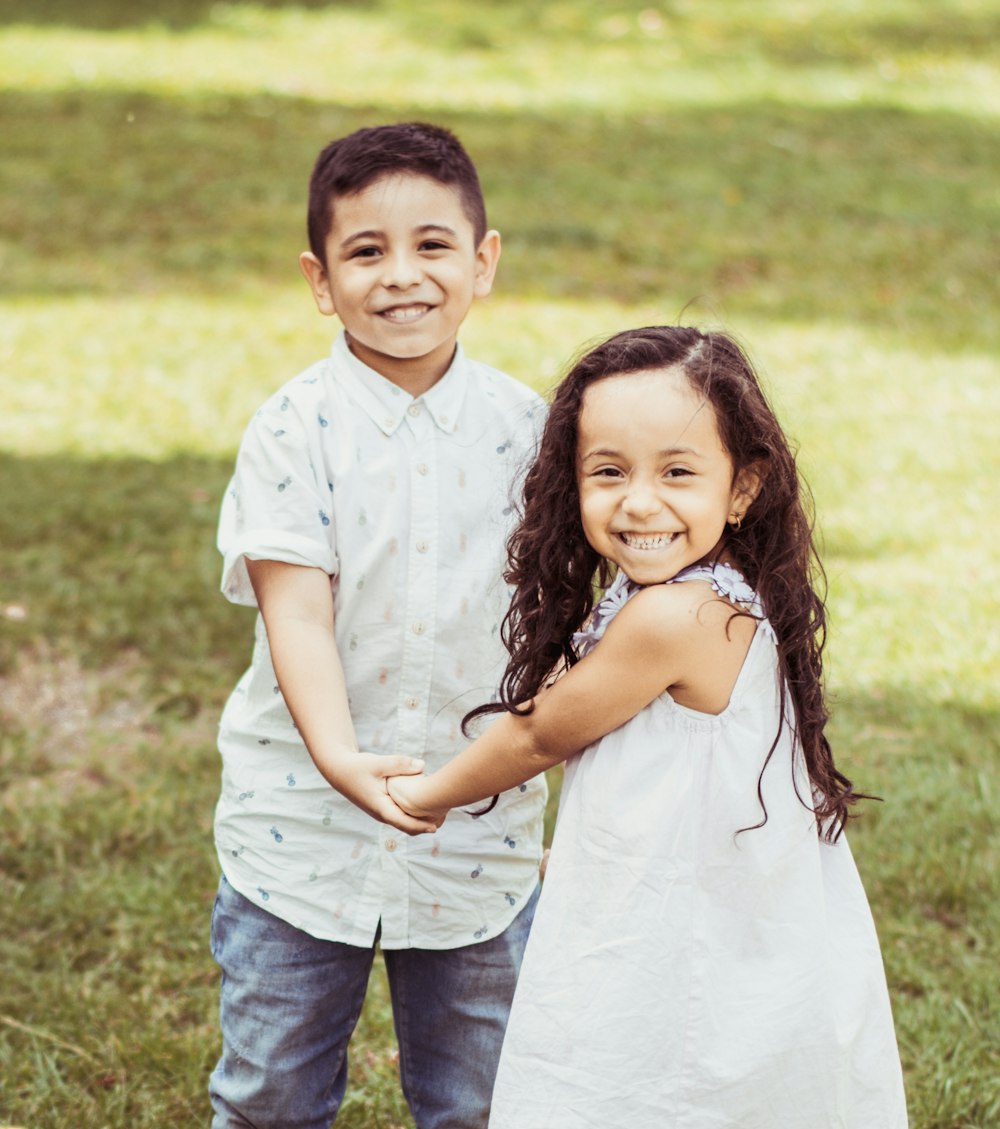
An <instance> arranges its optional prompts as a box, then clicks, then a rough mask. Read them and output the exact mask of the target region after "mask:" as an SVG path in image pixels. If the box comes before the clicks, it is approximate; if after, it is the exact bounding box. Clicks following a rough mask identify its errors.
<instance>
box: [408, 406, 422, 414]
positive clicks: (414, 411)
mask: <svg viewBox="0 0 1000 1129" xmlns="http://www.w3.org/2000/svg"><path fill="white" fill-rule="evenodd" d="M406 411H407V414H408V415H411V416H418V415H420V405H419V404H411V405H410V406H409V407H408V408H407V409H406Z"/></svg>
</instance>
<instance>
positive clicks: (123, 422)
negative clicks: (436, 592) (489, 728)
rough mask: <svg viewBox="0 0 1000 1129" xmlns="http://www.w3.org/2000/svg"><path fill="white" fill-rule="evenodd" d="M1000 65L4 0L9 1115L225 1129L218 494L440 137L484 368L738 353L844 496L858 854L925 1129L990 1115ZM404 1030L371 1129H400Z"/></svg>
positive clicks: (940, 27)
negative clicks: (493, 241)
mask: <svg viewBox="0 0 1000 1129" xmlns="http://www.w3.org/2000/svg"><path fill="white" fill-rule="evenodd" d="M998 43H1000V8H998V6H997V4H996V2H995V0H937V2H936V3H934V4H927V3H926V2H925V0H866V2H865V3H860V2H854V0H850V2H845V0H837V2H834V0H817V2H814V3H809V4H807V3H804V2H801V0H759V2H755V3H749V2H748V0H697V2H696V0H669V2H667V0H664V2H662V3H659V4H656V3H655V0H644V2H642V3H636V2H634V0H620V2H619V3H617V4H616V5H613V6H611V7H609V6H608V5H606V4H598V3H596V2H591V0H576V2H570V0H556V2H553V3H548V4H541V5H540V4H529V3H527V2H525V0H505V2H503V3H501V2H499V0H493V2H488V3H482V4H476V5H471V4H462V3H459V2H458V0H426V2H425V3H423V4H421V5H413V4H409V3H405V2H404V0H381V2H380V0H371V2H368V3H358V2H354V3H347V2H345V3H326V2H320V0H301V2H300V3H298V4H283V3H279V2H277V0H270V2H265V0H258V2H257V3H252V4H251V3H241V2H236V0H234V2H228V3H217V2H209V0H156V2H154V0H131V2H130V3H125V2H122V0H91V2H90V3H88V4H86V5H82V4H79V3H76V2H74V0H30V2H29V0H0V135H2V137H3V155H2V160H0V296H2V306H0V404H2V411H0V500H2V505H0V814H2V820H0V962H2V967H3V969H4V971H5V975H4V976H3V978H2V983H0V1126H18V1127H23V1129H80V1127H86V1129H163V1127H164V1126H170V1127H172V1129H173V1127H176V1129H188V1127H190V1129H194V1127H196V1126H202V1125H205V1124H207V1120H208V1117H207V1101H206V1098H205V1086H206V1081H207V1075H208V1072H209V1070H210V1069H211V1065H212V1063H213V1062H214V1059H215V1056H216V1054H217V1048H218V1043H217V1029H216V1019H215V1008H216V970H215V967H214V965H213V964H212V961H211V958H210V956H209V953H208V947H207V926H208V914H209V910H210V906H211V902H212V898H213V893H214V887H215V883H216V875H217V869H216V863H215V860H214V851H213V847H212V843H211V819H212V809H213V805H214V801H215V796H216V791H217V786H218V771H219V767H218V757H217V753H216V751H215V748H214V729H215V724H216V719H217V717H218V713H219V710H220V708H221V705H222V703H223V701H224V700H225V697H226V695H227V693H228V691H229V689H230V688H231V686H232V684H233V682H234V680H235V679H236V677H237V676H238V674H239V672H240V671H241V669H242V668H243V666H244V665H245V664H246V663H247V661H248V659H249V651H250V640H251V626H252V617H250V616H249V615H248V613H247V611H246V609H236V608H233V607H231V606H229V605H228V604H226V602H225V601H224V600H223V599H222V597H221V596H220V595H219V594H218V592H217V580H218V571H219V562H218V560H217V557H216V554H215V550H214V525H215V520H216V514H217V511H218V503H219V499H220V495H221V492H222V490H223V487H224V485H225V482H226V479H227V477H228V474H229V471H230V467H231V464H232V459H233V455H234V453H235V448H236V444H237V442H238V440H239V437H240V434H241V431H242V428H243V426H244V424H245V422H246V420H247V419H248V417H249V416H250V415H251V414H252V412H253V411H254V409H255V408H256V407H257V406H258V404H259V402H260V401H261V399H262V398H263V397H264V396H265V395H267V394H268V393H269V392H270V391H271V390H272V389H273V388H275V387H276V386H277V385H278V384H279V383H281V382H283V381H284V380H285V379H287V378H288V377H289V376H291V375H293V374H294V373H295V372H296V371H298V370H299V369H300V368H302V367H304V366H305V365H306V364H307V363H309V362H310V361H312V360H314V359H316V358H317V357H318V356H320V355H322V354H323V353H325V352H326V350H327V349H328V347H329V341H330V337H331V334H332V332H333V330H334V328H335V327H334V326H333V325H332V324H331V323H327V322H325V321H324V320H323V319H321V318H319V317H318V315H316V313H315V310H314V308H313V306H312V303H311V299H310V298H309V295H308V293H307V290H306V287H305V284H304V283H303V282H302V281H301V280H300V278H299V276H298V273H297V267H296V264H295V258H296V255H297V253H298V251H299V250H301V249H302V247H303V246H304V197H305V186H306V181H307V179H308V175H309V171H310V168H311V164H312V161H313V159H314V157H315V154H316V152H317V151H318V149H319V148H320V147H321V146H322V145H323V144H325V142H326V141H327V140H329V139H330V138H331V137H333V136H336V135H338V134H340V133H344V132H347V131H349V130H351V129H353V128H356V127H358V126H361V125H366V124H372V123H375V122H380V121H394V120H404V119H409V118H414V117H422V118H430V119H433V120H436V121H440V122H442V123H443V124H446V125H449V126H451V127H452V128H454V129H456V130H457V131H458V133H459V134H460V136H461V137H462V138H463V140H464V141H465V142H466V144H467V146H468V148H469V149H470V151H471V152H472V154H473V156H474V157H475V159H476V160H477V163H478V164H479V166H480V171H481V175H482V179H483V183H484V187H485V189H486V194H487V203H488V204H489V205H490V219H491V222H492V223H493V224H495V225H496V226H497V227H498V228H499V229H500V230H501V232H502V233H503V236H504V255H503V259H502V263H501V268H500V274H499V278H498V282H497V287H496V290H495V293H494V295H493V296H492V297H491V298H490V299H489V301H488V303H485V304H483V305H482V306H481V307H480V308H478V309H476V310H475V311H474V313H473V316H472V317H471V318H470V320H469V322H468V324H467V331H466V332H464V333H463V339H464V341H465V345H466V348H467V350H468V351H469V352H470V353H471V354H472V355H474V356H477V357H482V358H483V359H484V360H488V361H490V362H491V363H494V364H496V365H498V366H500V367H503V368H506V369H507V370H508V371H510V372H512V373H514V374H515V375H517V376H519V377H521V378H522V379H524V380H526V381H528V382H529V383H532V384H533V385H535V386H536V387H538V388H539V389H541V390H545V389H547V388H549V387H550V386H551V385H552V383H553V382H554V381H555V379H556V378H557V376H558V374H559V372H560V371H561V370H562V369H563V368H564V367H565V365H566V363H567V361H568V360H569V359H570V358H571V357H572V356H573V355H574V354H575V353H576V351H577V350H578V349H579V347H580V346H581V345H583V344H584V343H585V342H587V341H590V340H592V339H593V338H596V337H599V336H601V335H603V334H605V333H608V332H611V331H613V330H616V329H619V328H622V327H624V326H626V325H634V324H640V323H645V322H650V321H674V320H677V319H678V318H680V319H682V320H685V321H688V322H694V323H698V324H710V325H722V326H725V327H726V328H728V329H729V330H731V331H732V332H734V333H736V334H737V335H738V336H739V337H740V338H741V339H742V340H744V341H745V342H746V343H747V344H748V347H749V349H750V351H751V353H752V355H753V356H754V357H755V359H756V360H757V362H758V363H759V366H760V368H761V369H762V371H763V372H764V374H765V376H766V380H767V383H768V385H769V387H770V389H771V392H772V394H773V399H774V401H775V403H776V405H777V407H778V409H779V414H780V415H781V417H782V419H783V420H784V422H785V423H786V425H787V428H788V430H789V432H790V433H791V434H792V435H793V436H794V437H795V438H796V440H797V441H798V443H799V444H800V445H801V462H802V465H803V467H804V469H805V473H806V475H807V477H808V478H809V480H810V482H811V484H812V487H813V490H814V493H815V496H816V501H817V509H818V513H819V518H820V527H821V533H822V540H823V545H824V549H825V552H824V560H825V563H826V566H827V571H828V574H829V581H830V599H829V603H830V614H831V618H832V623H833V628H832V632H831V638H830V644H829V649H828V666H829V684H830V691H831V699H832V704H833V709H834V721H833V730H832V736H833V741H834V747H835V750H836V752H837V755H838V759H839V760H840V761H841V762H842V763H843V765H844V767H845V770H846V771H847V772H848V774H849V775H850V776H852V777H853V778H854V779H855V781H856V782H857V783H858V784H859V785H860V786H861V787H862V788H864V789H866V790H870V791H874V792H877V793H878V794H880V795H881V796H883V797H884V803H882V804H880V805H871V806H869V808H868V809H867V811H866V814H865V816H864V818H863V819H862V820H860V821H859V822H858V823H857V824H856V825H855V826H854V828H853V830H852V833H851V839H852V846H853V848H854V851H855V855H856V857H857V859H858V864H859V867H860V869H861V871H862V875H863V878H864V880H865V883H866V887H867V889H868V893H869V897H870V900H871V902H872V907H873V910H874V913H875V917H876V921H877V924H878V927H879V932H880V936H881V939H882V945H883V952H884V957H885V962H886V968H887V973H888V977H889V982H890V989H891V991H892V995H893V1002H894V1008H895V1014H896V1021H897V1031H898V1035H899V1040H900V1047H901V1051H902V1055H903V1063H904V1069H905V1073H906V1081H907V1089H908V1098H909V1104H910V1114H911V1124H912V1126H913V1127H914V1129H987V1127H990V1126H994V1125H996V1124H997V1123H998V1120H1000V1089H998V1084H997V1078H998V1077H1000V1061H998V1054H997V1028H996V1019H995V1010H996V1008H995V996H996V952H997V946H998V944H1000V910H998V899H997V896H996V895H997V857H996V856H997V816H996V811H997V803H998V796H997V792H998V788H1000V785H998V776H997V766H998V743H1000V741H998V734H1000V724H998V723H1000V644H998V641H997V639H998V632H997V628H996V625H997V622H998V619H1000V595H998V593H1000V552H998V550H1000V536H998V534H997V532H996V528H995V527H996V523H995V522H994V521H992V520H990V517H991V515H992V513H993V511H994V510H995V508H996V506H995V499H994V496H995V492H996V491H995V482H996V479H997V474H998V471H1000V461H998V457H997V443H996V422H995V421H996V420H997V418H1000V359H998V344H1000V324H998V323H1000V313H998V304H997V301H996V276H997V266H998V261H1000V260H998V255H997V250H998V246H997V239H996V232H997V230H998V218H1000V217H998V211H1000V208H998V197H997V188H996V179H997V178H996V172H997V161H996V155H995V154H996V152H997V151H998V145H997V143H998V132H1000V131H998V128H997V126H998V120H997V107H1000V67H998V54H1000V48H998V46H997V44H998ZM386 999H387V994H386V992H385V989H384V985H383V984H382V982H381V980H379V981H377V982H376V985H375V989H374V990H373V992H372V994H371V996H370V999H369V1002H368V1005H367V1006H366V1010H365V1013H364V1016H363V1019H362V1024H361V1028H360V1030H359V1033H358V1036H357V1038H356V1040H355V1044H354V1049H353V1057H352V1076H351V1077H352V1082H351V1088H350V1091H349V1098H348V1105H347V1106H346V1107H345V1110H344V1113H343V1115H342V1118H341V1121H340V1122H339V1124H343V1125H346V1126H347V1127H348V1129H374V1127H380V1129H390V1127H394V1126H395V1127H400V1126H405V1127H409V1126H411V1125H412V1122H411V1121H410V1119H409V1115H408V1114H407V1112H406V1109H405V1105H404V1103H403V1102H402V1099H401V1097H400V1096H399V1093H398V1081H397V1068H396V1062H395V1050H394V1038H393V1034H392V1026H391V1018H390V1016H389V1013H388V1007H387V1002H386ZM991 1001H993V1002H992V1003H991ZM607 1129H622V1127H620V1126H614V1125H609V1126H608V1127H607ZM865 1129H869V1127H865ZM871 1129H877V1127H871Z"/></svg>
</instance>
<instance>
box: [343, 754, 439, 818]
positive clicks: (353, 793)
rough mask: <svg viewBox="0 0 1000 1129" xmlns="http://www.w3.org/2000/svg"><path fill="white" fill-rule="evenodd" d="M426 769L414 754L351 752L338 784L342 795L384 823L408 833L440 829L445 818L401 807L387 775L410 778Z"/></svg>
mask: <svg viewBox="0 0 1000 1129" xmlns="http://www.w3.org/2000/svg"><path fill="white" fill-rule="evenodd" d="M423 771H424V762H423V761H421V760H417V759H415V758H414V757H399V756H393V757H383V756H378V755H376V754H375V753H350V754H349V755H347V756H345V757H343V758H342V759H340V760H339V761H338V763H337V769H336V784H335V785H334V786H335V787H336V789H337V791H338V792H340V794H341V795H342V796H346V798H347V799H349V800H350V801H351V803H352V804H355V805H356V806H357V807H359V808H361V810H362V811H363V812H367V813H368V815H370V816H371V817H372V818H373V819H377V820H378V821H379V822H380V823H388V824H389V826H390V827H395V828H396V829H397V830H399V831H405V832H406V834H407V835H422V834H424V833H426V832H429V831H437V829H438V828H439V827H440V826H441V824H442V822H443V820H444V817H443V816H442V817H441V818H440V819H434V818H433V817H429V818H428V817H420V816H413V815H410V814H409V813H407V812H405V811H403V810H402V809H401V808H399V807H398V806H397V805H396V804H395V803H394V801H393V800H392V799H391V797H390V796H389V792H388V788H387V787H386V785H387V778H388V777H390V776H394V777H397V778H402V779H404V780H405V779H407V777H408V776H409V775H410V774H419V773H422V772H423Z"/></svg>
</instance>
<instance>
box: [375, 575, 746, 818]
mask: <svg viewBox="0 0 1000 1129" xmlns="http://www.w3.org/2000/svg"><path fill="white" fill-rule="evenodd" d="M733 611H734V609H733V607H732V606H731V605H730V604H728V603H725V602H724V601H722V600H720V599H718V597H716V596H715V595H714V594H713V593H712V592H711V591H710V590H709V589H708V587H707V585H704V584H698V583H695V582H689V583H687V584H676V585H655V586H652V587H650V588H647V589H645V590H644V591H643V592H640V593H639V594H638V595H636V596H634V597H633V598H632V599H631V600H629V602H628V603H627V604H626V605H625V607H623V608H622V610H621V611H620V612H618V614H617V615H616V616H615V618H614V620H613V621H612V623H611V624H610V625H609V626H608V629H607V632H606V633H605V635H604V638H603V639H602V640H601V641H600V643H599V644H598V645H597V646H596V647H595V648H594V649H593V650H592V651H591V652H590V654H588V655H587V656H586V658H584V659H581V661H580V662H578V663H577V664H576V665H575V666H574V667H573V668H572V669H571V670H569V671H568V672H567V673H566V674H565V675H563V677H561V678H560V679H559V680H558V681H556V682H555V683H554V684H553V685H552V686H550V687H549V688H548V689H546V690H543V691H542V692H541V693H539V694H538V695H537V697H536V698H535V699H534V707H535V708H534V709H533V711H532V712H531V713H530V714H527V715H524V716H519V715H517V714H510V713H505V714H502V715H501V716H500V717H499V718H498V720H497V721H496V722H494V724H492V725H491V726H490V728H489V729H487V731H486V732H485V733H484V734H483V735H482V736H481V737H479V738H478V739H477V740H476V741H474V742H473V743H472V744H471V745H470V746H469V747H468V748H467V749H465V750H464V751H463V752H461V753H460V754H459V755H458V756H457V757H455V758H454V759H453V760H452V761H450V762H449V763H448V764H447V765H445V766H444V767H443V768H442V769H440V770H439V771H438V772H435V773H434V774H433V775H431V776H423V777H415V776H410V777H405V778H400V779H393V780H391V781H390V782H389V790H390V794H391V795H392V797H393V798H394V799H395V800H396V801H397V803H399V805H400V806H401V807H402V808H404V809H405V810H406V811H409V812H411V813H412V814H414V815H421V816H425V817H439V816H440V815H441V814H443V813H444V812H446V811H447V810H448V809H450V808H453V807H464V806H467V805H469V804H473V803H476V802H477V801H479V800H483V799H485V798H487V797H489V796H493V795H495V794H496V793H497V792H504V791H506V790H507V789H508V788H513V787H514V786H515V785H517V784H521V783H523V782H524V781H525V780H529V779H530V778H531V777H533V776H536V775H537V774H538V773H540V772H544V771H545V770H546V769H548V768H551V767H552V766H553V765H555V764H558V763H559V762H560V761H564V760H566V759H567V758H568V757H571V756H573V755H574V754H575V753H578V752H579V751H580V750H581V749H584V748H586V747H587V746H588V745H590V744H592V743H593V742H594V741H596V740H598V739H599V738H600V737H603V736H604V735H605V734H606V733H610V732H611V730H613V729H617V728H618V726H620V725H623V724H624V723H625V722H626V721H628V720H629V719H630V718H632V717H634V716H635V715H636V714H637V713H638V712H639V711H640V710H641V709H643V708H644V707H645V706H647V705H649V703H650V702H652V701H653V699H654V698H657V697H658V696H659V695H660V694H662V693H663V691H664V690H670V691H671V692H672V693H673V694H674V696H675V697H676V698H677V700H679V701H681V702H682V703H683V704H685V705H692V706H693V707H694V708H699V709H704V708H706V707H707V712H721V710H723V709H724V708H725V706H726V704H727V702H728V700H729V695H730V693H731V691H732V687H733V685H734V683H735V681H736V676H737V675H738V674H739V669H740V666H741V665H742V663H743V659H744V658H745V657H746V652H747V649H748V647H749V645H750V640H751V639H752V638H753V622H752V621H750V620H746V619H739V620H735V621H732V623H731V624H730V620H731V617H732V615H733ZM727 625H728V627H727Z"/></svg>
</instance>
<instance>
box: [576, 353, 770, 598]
mask: <svg viewBox="0 0 1000 1129" xmlns="http://www.w3.org/2000/svg"><path fill="white" fill-rule="evenodd" d="M577 485H578V488H579V493H580V516H581V520H582V523H583V528H584V533H585V534H586V537H587V540H588V542H589V543H590V544H591V546H592V547H593V548H594V549H595V550H596V551H597V552H598V553H600V554H601V556H602V557H604V558H605V559H606V560H609V561H611V562H612V563H614V564H616V565H617V566H618V567H619V568H621V569H623V570H624V572H625V573H626V575H627V576H628V577H629V578H630V579H631V580H634V581H635V582H636V583H638V584H659V583H662V582H663V581H664V580H668V579H670V578H671V577H673V576H676V575H677V573H678V572H680V571H681V569H683V568H686V567H687V566H688V565H691V564H695V563H696V562H698V561H700V560H704V559H709V558H712V557H714V556H716V555H718V553H719V552H720V551H721V548H722V544H723V533H724V531H725V528H726V522H727V520H729V519H730V517H731V516H732V515H734V514H735V513H740V514H742V513H743V512H745V510H746V509H747V507H748V506H749V504H750V501H751V493H750V492H749V491H747V490H745V489H743V488H742V487H741V485H740V484H738V483H734V481H733V464H732V460H731V459H730V457H729V454H728V452H727V451H726V449H725V448H724V447H723V445H722V440H721V439H720V437H719V431H718V427H717V425H716V420H715V412H714V410H713V409H712V407H711V405H709V404H708V403H706V402H705V401H704V399H703V398H702V397H701V396H700V395H699V394H698V393H696V392H695V391H694V389H693V388H692V387H691V384H690V382H689V381H688V379H687V377H686V376H685V375H684V374H683V372H681V371H680V370H679V369H672V368H668V369H653V370H649V371H646V372H638V373H629V374H627V375H623V376H612V377H607V378H606V379H603V380H599V381H597V382H596V383H595V384H592V385H591V386H590V387H589V388H588V389H587V391H586V392H585V393H584V397H583V404H582V407H581V411H580V421H579V428H578V442H577Z"/></svg>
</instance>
